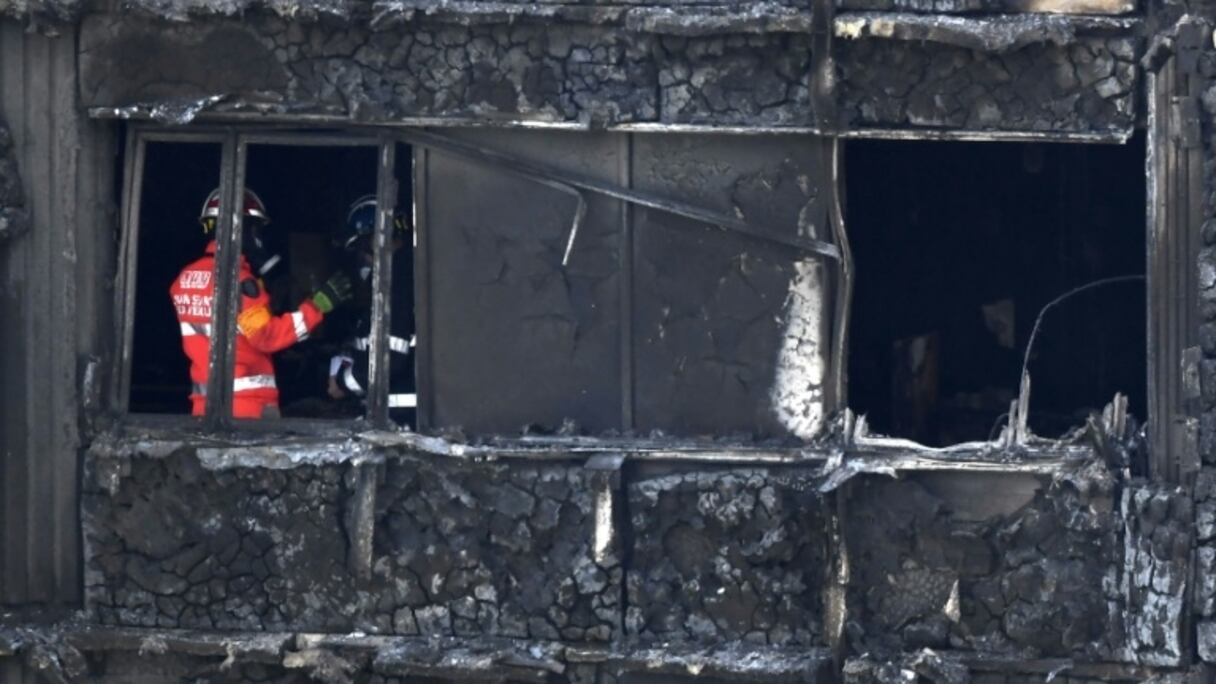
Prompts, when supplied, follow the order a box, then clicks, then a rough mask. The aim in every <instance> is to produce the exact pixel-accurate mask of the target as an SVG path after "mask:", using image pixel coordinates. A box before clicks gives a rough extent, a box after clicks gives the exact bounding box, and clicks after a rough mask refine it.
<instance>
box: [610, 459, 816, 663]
mask: <svg viewBox="0 0 1216 684" xmlns="http://www.w3.org/2000/svg"><path fill="white" fill-rule="evenodd" d="M818 481H819V478H817V477H816V476H815V473H814V472H807V471H802V472H799V471H792V472H781V471H778V472H771V471H768V470H765V469H749V468H742V469H736V470H732V471H728V472H704V471H690V472H684V473H678V472H677V473H673V474H667V475H660V476H654V477H642V478H641V479H637V480H634V481H631V482H630V483H629V485H628V488H627V493H626V495H627V497H628V500H627V506H628V511H629V527H628V532H627V535H628V538H629V539H631V540H632V544H631V545H630V564H629V572H628V575H627V585H626V592H627V594H626V596H627V600H628V605H629V609H628V613H627V615H626V623H625V624H626V628H627V629H628V631H629V633H630V634H635V635H637V636H638V637H639V638H641V639H642V640H643V641H660V642H667V641H676V642H679V641H695V642H699V643H704V644H713V643H717V642H722V641H734V640H743V641H746V642H748V643H751V644H755V645H757V646H765V645H770V644H771V645H776V646H786V645H804V646H812V645H819V644H822V643H823V636H822V633H821V632H822V630H821V624H822V617H821V614H822V610H823V584H824V580H825V573H826V570H827V567H828V559H827V556H828V549H827V543H826V542H827V534H826V532H827V521H826V517H825V515H824V511H823V506H824V499H823V497H822V495H820V494H819V493H818V489H817V485H818Z"/></svg>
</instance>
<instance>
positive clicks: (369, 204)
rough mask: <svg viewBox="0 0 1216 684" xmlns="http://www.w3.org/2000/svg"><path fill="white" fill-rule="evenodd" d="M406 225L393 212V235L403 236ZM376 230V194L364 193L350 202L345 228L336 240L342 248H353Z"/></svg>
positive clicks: (399, 215)
mask: <svg viewBox="0 0 1216 684" xmlns="http://www.w3.org/2000/svg"><path fill="white" fill-rule="evenodd" d="M408 230H409V229H408V226H407V225H406V223H405V220H404V219H402V218H401V214H399V213H394V214H393V237H395V238H397V237H403V236H404V235H405V233H406V232H408ZM375 232H376V196H375V195H364V196H362V197H360V198H359V199H357V200H355V201H354V202H352V203H351V205H350V209H349V210H347V212H346V229H345V232H344V233H343V235H342V237H341V239H339V240H337V242H338V243H339V244H341V246H342V248H343V249H353V248H354V247H355V245H356V244H358V243H359V240H361V239H362V238H370V237H371V236H372V234H373V233H375Z"/></svg>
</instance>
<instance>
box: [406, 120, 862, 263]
mask: <svg viewBox="0 0 1216 684" xmlns="http://www.w3.org/2000/svg"><path fill="white" fill-rule="evenodd" d="M394 135H396V136H397V137H398V138H399V139H400V140H402V141H403V142H405V143H408V144H410V145H417V146H420V147H429V148H432V149H435V150H440V151H443V152H448V153H451V154H456V155H460V156H462V157H467V158H470V159H475V160H478V161H481V162H483V163H487V164H492V165H494V166H500V167H503V168H505V169H509V170H512V171H514V172H516V173H522V174H526V175H530V176H535V177H536V178H543V179H547V180H550V181H555V182H559V183H564V184H566V185H569V186H572V187H575V188H579V189H581V190H587V191H589V192H594V193H598V194H601V195H607V196H608V197H612V198H615V199H618V200H622V201H625V202H630V203H633V204H637V205H640V206H644V207H649V208H651V209H658V210H660V211H666V212H668V213H672V214H676V215H678V216H684V217H687V218H690V219H694V220H696V221H702V222H704V223H708V224H710V225H713V226H717V227H719V228H722V229H724V230H729V231H734V232H737V233H742V234H744V235H747V236H749V237H752V238H755V239H757V240H763V241H765V242H772V243H777V244H780V245H783V246H785V247H793V248H795V249H798V250H801V251H806V252H811V253H814V254H819V255H822V256H826V257H830V258H832V259H840V250H839V249H837V248H836V246H835V245H833V244H830V243H827V242H823V241H820V240H812V239H810V238H804V237H791V236H783V235H774V234H771V233H766V232H764V231H761V230H760V229H758V228H756V227H755V226H753V225H751V224H749V223H747V222H746V221H743V220H742V219H739V218H736V217H734V216H730V215H729V214H723V213H719V212H716V211H712V210H709V209H705V208H703V207H698V206H696V205H692V204H686V203H684V202H678V201H675V200H670V199H667V198H663V197H659V196H657V195H652V194H650V193H646V192H640V191H638V190H634V189H632V188H623V187H621V186H619V185H615V184H613V183H607V182H604V181H599V180H594V179H591V178H585V177H582V176H577V175H574V174H570V173H566V172H563V171H559V170H557V169H553V168H550V167H547V166H543V165H541V164H536V163H534V162H530V161H526V160H523V159H520V158H518V157H514V156H512V155H508V154H505V153H503V152H499V151H497V150H492V149H489V148H487V147H483V146H480V145H473V144H471V143H466V142H462V141H459V140H455V139H453V138H449V137H446V136H442V135H437V134H435V133H425V132H422V131H408V132H397V133H395V134H394Z"/></svg>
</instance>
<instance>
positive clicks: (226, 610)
mask: <svg viewBox="0 0 1216 684" xmlns="http://www.w3.org/2000/svg"><path fill="white" fill-rule="evenodd" d="M127 463H128V465H129V469H127V470H125V472H123V474H122V475H121V476H117V475H115V476H114V477H116V478H117V479H113V480H111V481H110V482H109V483H108V484H106V486H108V487H112V488H113V491H112V492H108V491H105V490H104V489H102V488H101V486H102V483H100V482H98V481H97V480H96V479H94V480H91V481H90V483H89V485H88V487H87V489H86V493H85V497H84V502H83V506H84V514H85V521H86V522H85V528H86V530H87V532H86V544H87V545H88V548H89V560H88V562H87V570H86V573H87V579H86V586H87V592H86V593H87V601H88V604H89V606H90V607H91V610H92V611H94V613H95V615H96V618H97V619H98V621H99V622H100V623H102V624H108V625H127V626H141V627H175V628H191V629H220V630H269V631H285V630H310V631H319V632H343V633H344V632H351V631H356V630H357V631H362V632H366V633H370V634H400V635H407V636H409V635H414V636H416V635H419V634H422V635H425V636H428V637H438V636H453V637H455V636H460V637H469V636H482V635H485V636H504V637H516V638H532V639H552V640H558V639H564V640H568V641H608V640H610V639H612V638H613V637H614V636H615V635H616V633H617V630H618V629H619V627H620V624H621V619H620V615H619V612H620V598H621V595H620V589H619V586H620V583H621V569H620V567H619V563H618V562H617V561H616V555H615V549H614V548H605V549H602V550H601V552H600V553H599V554H593V552H592V544H593V541H594V540H595V538H596V537H595V530H594V525H595V496H596V482H595V475H594V474H593V473H590V471H587V470H585V469H582V468H576V467H569V466H559V465H554V466H525V467H509V468H508V467H506V466H478V467H467V466H462V465H460V464H459V463H456V462H452V461H438V462H433V461H430V460H426V459H403V460H398V459H393V460H391V461H390V462H388V463H384V464H380V465H371V466H359V467H355V466H351V465H349V464H339V465H332V464H331V465H306V466H300V467H292V468H287V469H282V470H277V469H266V468H243V467H241V468H231V469H229V468H224V469H219V470H215V469H208V468H205V467H203V466H202V465H200V462H199V460H198V457H197V456H195V455H194V454H193V453H191V452H190V451H188V450H187V451H183V452H179V453H175V454H173V455H170V456H169V457H167V458H164V459H153V458H136V459H132V460H130V461H129V462H127ZM367 469H372V472H373V473H374V475H373V476H372V477H371V478H370V479H369V478H368V477H367V474H366V471H367ZM94 474H95V475H96V474H97V473H96V471H94ZM108 476H109V475H107V477H108ZM376 481H378V482H379V484H378V485H377V484H376ZM373 487H374V488H375V491H372V490H371V488H373ZM373 501H374V503H371V502H373ZM359 506H369V510H368V511H367V513H368V514H369V515H374V525H371V524H365V525H360V524H359V523H358V522H357V520H356V518H357V517H358V516H359V513H358V511H357V508H358V507H359ZM372 506H374V511H373V510H371V509H370V507H372ZM373 529H374V533H373V532H372V530H373ZM360 535H363V538H362V539H361V538H360ZM369 535H371V536H369ZM368 544H370V547H369V546H368ZM359 548H362V549H364V550H365V552H366V553H368V554H370V555H368V556H366V557H365V558H363V559H359V558H357V557H356V556H357V555H358V553H359V551H358V549H359Z"/></svg>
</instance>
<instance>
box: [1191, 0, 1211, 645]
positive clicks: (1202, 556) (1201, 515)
mask: <svg viewBox="0 0 1216 684" xmlns="http://www.w3.org/2000/svg"><path fill="white" fill-rule="evenodd" d="M1200 16H1211V14H1210V13H1209V14H1207V15H1202V14H1201V15H1200ZM1198 57H1199V58H1198V63H1197V65H1196V71H1197V73H1198V75H1199V76H1200V77H1201V78H1202V82H1203V83H1204V84H1205V89H1204V90H1203V91H1202V96H1201V98H1200V100H1201V105H1202V106H1201V112H1200V116H1201V117H1202V122H1201V126H1202V133H1203V135H1202V139H1201V144H1202V146H1203V149H1204V152H1205V153H1204V163H1203V180H1204V186H1203V187H1204V190H1205V194H1204V196H1203V219H1204V222H1203V225H1202V240H1203V244H1204V247H1203V249H1202V250H1200V252H1199V263H1198V285H1199V314H1200V319H1201V322H1200V326H1199V335H1198V340H1199V347H1200V350H1201V353H1202V360H1201V361H1200V364H1199V376H1200V377H1199V386H1200V388H1201V392H1200V397H1199V456H1200V459H1201V467H1200V472H1199V475H1198V477H1197V479H1196V483H1195V488H1194V496H1195V511H1194V515H1195V525H1194V533H1195V547H1196V549H1195V587H1194V591H1193V596H1194V605H1193V612H1194V615H1195V620H1196V634H1195V641H1196V643H1195V646H1196V650H1197V651H1198V654H1199V658H1200V659H1201V660H1202V661H1204V662H1206V663H1216V135H1214V133H1216V128H1213V123H1214V122H1216V53H1214V52H1213V51H1212V50H1210V49H1208V50H1204V51H1203V52H1202V53H1201V54H1200V55H1198Z"/></svg>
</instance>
